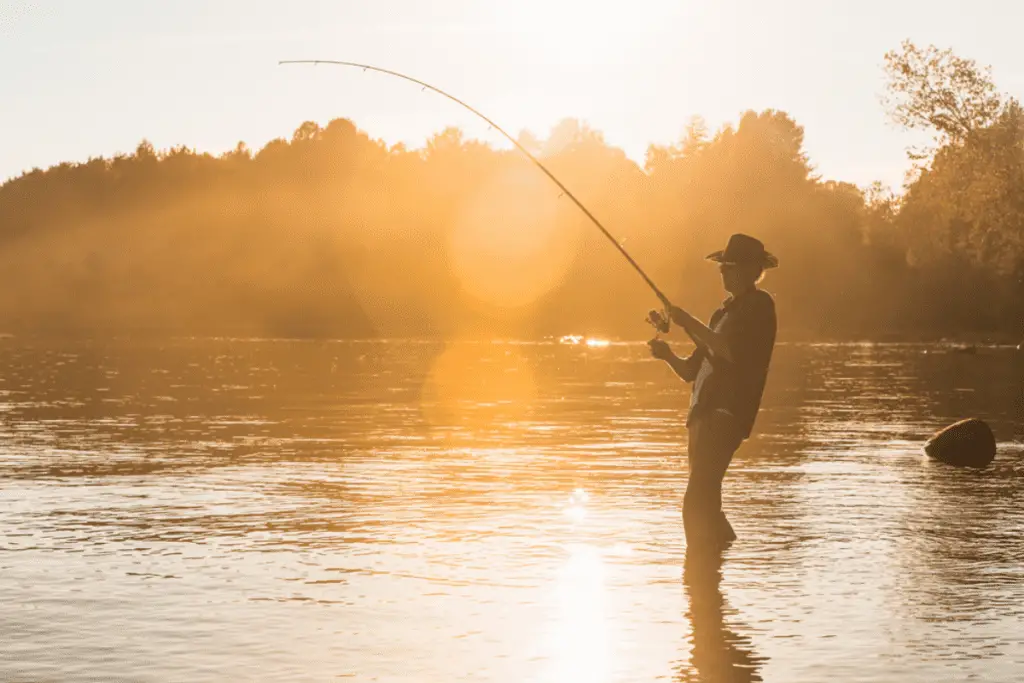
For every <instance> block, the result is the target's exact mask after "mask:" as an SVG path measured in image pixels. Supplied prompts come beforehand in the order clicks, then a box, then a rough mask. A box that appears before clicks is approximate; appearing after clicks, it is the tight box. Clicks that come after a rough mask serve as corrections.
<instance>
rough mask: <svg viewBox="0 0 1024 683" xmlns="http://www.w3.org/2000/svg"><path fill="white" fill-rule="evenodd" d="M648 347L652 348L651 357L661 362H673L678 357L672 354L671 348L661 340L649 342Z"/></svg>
mask: <svg viewBox="0 0 1024 683" xmlns="http://www.w3.org/2000/svg"><path fill="white" fill-rule="evenodd" d="M647 345H648V346H649V347H651V355H652V356H654V357H655V358H657V359H659V360H669V361H670V360H672V359H673V358H675V357H676V354H674V353H672V349H671V347H669V345H668V344H666V343H665V342H663V341H662V340H660V339H652V340H651V341H649V342H647Z"/></svg>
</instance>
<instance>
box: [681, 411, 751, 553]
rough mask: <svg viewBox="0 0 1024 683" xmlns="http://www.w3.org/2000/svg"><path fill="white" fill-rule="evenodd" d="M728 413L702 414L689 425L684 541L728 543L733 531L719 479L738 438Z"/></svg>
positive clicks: (733, 537)
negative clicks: (723, 508)
mask: <svg viewBox="0 0 1024 683" xmlns="http://www.w3.org/2000/svg"><path fill="white" fill-rule="evenodd" d="M736 434H737V432H736V429H735V426H734V424H733V418H732V417H731V416H730V415H728V414H723V413H719V412H712V413H708V414H706V415H702V416H700V417H699V418H697V419H696V420H694V422H693V424H691V426H690V437H689V444H688V447H687V456H688V460H689V466H690V472H689V479H688V481H687V483H686V494H685V495H684V496H683V528H684V530H685V532H686V539H687V543H688V544H689V543H693V542H696V543H703V542H706V541H714V542H716V543H723V542H724V543H728V542H731V541H733V540H735V539H736V533H735V532H734V531H733V529H732V525H731V524H729V520H727V519H726V518H725V513H724V512H722V479H724V478H725V471H726V470H727V469H728V467H729V463H730V462H732V456H733V453H735V452H736V449H737V448H738V447H739V445H740V442H741V439H739V438H738V437H737V436H736Z"/></svg>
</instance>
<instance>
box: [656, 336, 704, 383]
mask: <svg viewBox="0 0 1024 683" xmlns="http://www.w3.org/2000/svg"><path fill="white" fill-rule="evenodd" d="M647 343H648V345H649V346H650V347H651V354H652V355H653V356H654V357H655V358H660V359H662V360H663V361H665V362H666V363H668V366H669V367H670V368H672V371H673V372H674V373H676V375H678V376H679V379H681V380H683V381H684V382H692V381H693V380H695V379H696V378H697V373H698V372H699V371H700V366H701V363H702V362H703V361H704V356H705V355H706V353H707V352H706V351H705V350H704V349H702V348H700V347H697V348H696V349H695V350H694V352H693V353H691V354H690V355H689V356H687V357H686V358H680V357H679V356H677V355H676V354H675V353H673V352H672V349H671V348H669V345H668V344H666V343H665V342H663V341H661V340H660V339H652V340H651V341H649V342H647Z"/></svg>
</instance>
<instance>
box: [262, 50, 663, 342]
mask: <svg viewBox="0 0 1024 683" xmlns="http://www.w3.org/2000/svg"><path fill="white" fill-rule="evenodd" d="M282 64H312V65H313V66H316V65H318V64H329V65H332V66H351V67H354V68H357V69H362V70H363V71H367V70H369V71H377V72H379V73H382V74H387V75H389V76H395V77H397V78H401V79H404V80H406V81H410V82H412V83H415V84H416V85H419V86H422V88H423V89H430V90H432V91H434V92H436V93H437V94H438V95H442V96H444V97H447V98H448V99H449V100H451V101H453V102H455V103H456V104H459V105H462V106H463V107H465V108H466V109H468V110H469V111H471V112H473V113H474V114H476V115H477V116H479V117H480V118H481V119H483V120H484V121H486V122H487V125H489V126H491V128H493V129H494V130H496V131H498V132H499V133H501V134H502V135H504V136H505V137H506V138H507V139H508V141H509V142H511V143H512V144H513V145H515V146H516V149H518V150H519V151H520V152H522V153H523V154H525V155H526V157H527V158H528V159H529V160H530V161H532V162H533V163H534V164H535V165H536V166H537V168H539V169H540V170H541V171H543V172H544V175H546V176H547V177H548V178H550V179H551V181H552V182H554V183H555V185H557V186H558V187H559V189H560V190H562V192H563V193H564V194H565V195H566V196H567V197H569V199H571V200H572V201H573V202H574V203H575V204H576V206H578V207H579V208H580V210H581V211H582V212H583V213H584V214H586V216H587V218H589V219H590V220H591V221H592V222H593V224H594V225H596V226H597V229H598V230H600V231H601V232H602V234H604V236H605V237H607V238H608V240H609V241H610V242H611V243H612V244H613V245H615V248H616V249H618V250H619V253H621V254H622V255H623V256H624V257H625V258H626V260H627V261H629V265H631V266H633V268H635V269H636V272H638V273H640V277H642V278H643V279H644V282H646V283H647V286H648V287H650V288H651V290H652V291H653V292H654V294H655V295H656V296H657V297H658V299H659V300H661V303H662V304H664V306H665V312H666V315H665V316H664V317H661V316H659V315H658V314H657V312H656V311H652V312H651V314H650V315H649V317H648V319H647V322H649V323H650V324H651V325H653V326H654V327H655V329H657V330H658V331H659V332H668V320H669V316H668V315H667V313H668V311H669V310H671V308H672V303H671V302H670V301H669V300H668V297H667V296H665V295H664V294H663V293H662V291H661V290H660V289H658V286H657V285H655V284H654V282H653V281H652V280H651V278H649V277H648V276H647V273H645V272H644V270H643V268H641V267H640V265H639V264H638V263H637V262H636V261H634V260H633V257H632V256H630V255H629V253H628V252H627V251H626V250H625V248H624V247H623V246H622V245H621V244H620V243H619V241H618V240H616V239H615V238H614V237H613V236H612V234H611V233H610V232H608V230H607V229H605V227H604V226H603V225H601V221H599V220H597V218H595V217H594V214H592V213H590V211H588V210H587V207H585V206H583V203H582V202H580V200H578V199H576V196H575V195H574V194H573V193H572V192H570V191H569V188H567V187H566V186H565V185H563V184H562V182H561V181H560V180H559V179H558V178H556V177H555V175H554V174H553V173H552V172H551V171H549V170H548V169H547V167H545V166H544V164H542V163H541V162H540V160H539V159H537V157H535V156H533V155H532V154H531V153H530V151H529V150H528V149H526V148H525V147H523V146H522V145H521V144H519V141H518V140H516V139H515V138H514V137H512V136H511V135H509V134H508V133H506V132H505V130H504V129H503V128H502V127H501V126H499V125H498V124H496V123H495V122H494V121H492V120H491V119H489V118H487V117H486V116H484V115H483V114H482V113H480V112H479V111H477V110H476V109H474V108H473V107H471V106H469V105H468V104H466V103H465V102H463V101H462V100H460V99H459V98H457V97H455V96H454V95H450V94H448V93H446V92H445V91H444V90H441V89H440V88H436V87H434V86H432V85H430V84H429V83H424V82H423V81H421V80H419V79H416V78H413V77H412V76H406V75H405V74H402V73H399V72H397V71H391V70H390V69H383V68H381V67H378V66H371V65H369V64H358V63H356V62H344V61H339V60H333V59H284V60H281V61H279V62H278V65H282Z"/></svg>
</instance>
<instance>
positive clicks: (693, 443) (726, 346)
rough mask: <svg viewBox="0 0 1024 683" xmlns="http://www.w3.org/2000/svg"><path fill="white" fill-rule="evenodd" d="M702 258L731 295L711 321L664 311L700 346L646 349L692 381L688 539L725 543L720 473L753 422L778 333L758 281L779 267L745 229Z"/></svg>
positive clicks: (654, 343)
mask: <svg viewBox="0 0 1024 683" xmlns="http://www.w3.org/2000/svg"><path fill="white" fill-rule="evenodd" d="M707 258H708V260H711V261H717V262H718V264H719V270H720V271H721V274H722V284H723V286H724V287H725V290H726V291H727V292H729V294H730V295H731V296H729V297H728V298H727V299H726V300H725V301H724V302H723V304H722V307H721V308H719V309H718V310H717V311H715V313H714V315H712V316H711V322H710V326H705V325H704V323H702V322H701V321H699V320H697V319H696V318H694V317H693V316H692V315H690V314H689V313H687V312H686V311H684V310H683V309H681V308H679V307H676V306H674V307H672V310H671V311H669V313H670V315H671V317H672V321H673V322H674V323H676V324H677V325H679V326H680V327H682V328H683V329H684V330H685V331H686V333H687V334H688V335H690V337H691V338H692V339H693V341H694V343H695V344H696V345H697V348H696V349H695V350H694V352H693V353H692V354H690V355H689V356H687V357H686V358H680V357H678V356H676V355H675V354H674V353H673V352H672V350H671V349H670V348H669V345H668V344H666V343H665V342H663V341H661V340H660V339H652V340H651V341H650V342H648V344H649V345H650V347H651V355H653V356H654V357H655V358H661V359H662V360H664V361H666V362H668V364H669V366H671V368H672V369H673V370H674V371H675V373H676V374H677V375H679V377H681V378H682V379H683V380H685V381H687V382H694V385H693V394H692V396H691V398H690V412H689V415H688V416H687V419H686V427H687V429H688V431H689V443H688V445H687V459H688V461H689V480H688V481H687V484H686V494H685V495H684V497H683V527H684V529H685V532H686V542H687V545H688V546H690V545H692V544H694V543H701V544H712V545H727V544H728V543H730V542H732V541H733V540H735V538H736V534H735V532H734V531H733V529H732V525H730V524H729V521H728V520H727V519H726V518H725V514H724V513H723V512H722V479H723V478H724V477H725V471H726V469H727V468H728V467H729V463H730V462H731V461H732V456H733V453H735V452H736V449H737V448H739V447H740V444H741V443H742V442H743V440H744V439H746V438H747V437H748V436H750V433H751V430H752V428H753V426H754V420H755V418H756V417H757V411H758V409H759V408H760V406H761V395H762V393H763V392H764V385H765V380H766V379H767V377H768V365H769V363H770V361H771V357H772V349H773V348H774V346H775V332H776V320H775V301H774V300H773V299H772V297H771V295H770V294H768V292H765V291H764V290H761V289H758V287H757V283H758V282H760V280H761V278H762V276H763V273H764V270H765V269H767V268H774V267H776V266H778V264H779V262H778V259H776V258H775V257H774V256H772V255H771V254H769V253H768V252H767V251H765V249H764V245H763V244H761V242H760V241H759V240H757V239H755V238H753V237H750V236H748V235H742V234H736V235H733V236H732V237H730V238H729V243H728V245H727V246H726V248H725V249H724V250H722V251H716V252H715V253H713V254H710V255H709V256H708V257H707Z"/></svg>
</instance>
